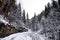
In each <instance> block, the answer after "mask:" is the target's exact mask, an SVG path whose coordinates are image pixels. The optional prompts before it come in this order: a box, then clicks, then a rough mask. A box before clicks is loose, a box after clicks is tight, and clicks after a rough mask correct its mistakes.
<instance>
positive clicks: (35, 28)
mask: <svg viewBox="0 0 60 40" xmlns="http://www.w3.org/2000/svg"><path fill="white" fill-rule="evenodd" d="M32 27H33V29H32V30H33V31H37V30H38V29H37V16H36V13H34V17H33V19H32Z"/></svg>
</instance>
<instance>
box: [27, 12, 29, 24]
mask: <svg viewBox="0 0 60 40" xmlns="http://www.w3.org/2000/svg"><path fill="white" fill-rule="evenodd" d="M27 23H29V15H28V13H27Z"/></svg>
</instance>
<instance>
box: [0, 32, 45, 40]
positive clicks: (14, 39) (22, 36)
mask: <svg viewBox="0 0 60 40" xmlns="http://www.w3.org/2000/svg"><path fill="white" fill-rule="evenodd" d="M1 40H45V37H44V36H42V35H38V34H35V33H33V32H23V33H15V34H12V35H10V36H8V37H5V38H2V39H1Z"/></svg>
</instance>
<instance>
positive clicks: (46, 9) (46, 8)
mask: <svg viewBox="0 0 60 40" xmlns="http://www.w3.org/2000/svg"><path fill="white" fill-rule="evenodd" d="M48 13H49V9H48V7H47V6H45V17H46V18H47V15H48Z"/></svg>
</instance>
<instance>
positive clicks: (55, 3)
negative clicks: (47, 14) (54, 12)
mask: <svg viewBox="0 0 60 40" xmlns="http://www.w3.org/2000/svg"><path fill="white" fill-rule="evenodd" d="M52 6H53V7H55V8H56V7H58V5H57V2H56V1H55V0H52Z"/></svg>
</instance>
